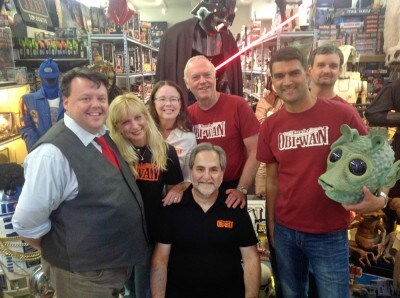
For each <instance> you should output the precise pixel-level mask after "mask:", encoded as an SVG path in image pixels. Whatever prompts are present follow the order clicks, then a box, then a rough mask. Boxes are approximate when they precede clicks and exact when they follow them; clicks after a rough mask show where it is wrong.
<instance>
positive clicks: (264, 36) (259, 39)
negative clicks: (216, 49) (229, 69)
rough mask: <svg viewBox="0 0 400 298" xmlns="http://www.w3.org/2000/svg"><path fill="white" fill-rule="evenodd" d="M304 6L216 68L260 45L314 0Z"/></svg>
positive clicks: (306, 2) (308, 1)
mask: <svg viewBox="0 0 400 298" xmlns="http://www.w3.org/2000/svg"><path fill="white" fill-rule="evenodd" d="M303 4H304V7H303V9H301V10H299V11H298V12H297V13H296V14H294V15H293V16H291V17H290V18H288V19H287V20H286V21H284V22H282V23H280V24H279V25H278V26H276V28H274V29H271V30H270V31H268V32H267V33H265V34H264V35H261V36H260V37H259V38H258V39H256V40H255V41H253V42H252V43H251V44H249V45H247V46H245V47H244V48H243V49H241V50H240V51H239V52H237V53H236V54H234V55H232V56H231V57H229V58H228V59H226V60H225V61H224V62H222V63H221V64H220V65H218V66H217V67H216V68H215V70H218V69H220V68H222V67H224V66H225V65H226V64H228V63H229V62H231V61H232V60H233V59H235V58H236V57H238V56H240V55H241V54H243V53H244V52H246V51H248V50H250V49H251V48H253V47H255V46H257V45H259V44H260V43H262V42H263V41H264V40H266V39H268V38H269V37H271V36H272V35H273V34H274V33H275V32H276V31H278V30H279V29H282V28H283V27H284V26H286V25H287V24H288V23H290V22H291V21H293V20H294V19H295V18H297V17H298V16H299V15H300V14H301V13H303V11H305V10H307V9H308V8H309V7H310V6H311V5H312V1H311V0H307V1H304V3H303Z"/></svg>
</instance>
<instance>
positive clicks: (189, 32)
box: [156, 0, 243, 104]
mask: <svg viewBox="0 0 400 298" xmlns="http://www.w3.org/2000/svg"><path fill="white" fill-rule="evenodd" d="M235 5H236V0H201V1H200V2H199V3H198V4H197V5H196V7H195V8H194V9H193V10H192V14H193V16H194V18H193V19H188V20H185V21H183V22H180V23H177V24H175V25H174V26H172V27H171V28H170V29H168V30H167V31H166V32H165V34H164V35H163V37H162V39H161V43H160V51H159V56H158V60H157V70H156V79H157V80H171V81H174V82H176V83H177V84H178V85H179V86H180V87H181V89H182V90H187V89H186V85H185V82H184V80H183V70H184V68H185V65H186V62H187V61H188V60H189V59H190V58H191V57H193V56H197V55H204V56H206V57H207V58H208V59H210V61H211V62H212V63H213V64H214V65H215V66H217V65H219V64H220V63H221V62H223V61H225V60H226V59H227V58H229V57H231V56H232V55H233V54H235V53H237V52H238V48H237V45H236V41H235V38H234V36H233V35H232V33H231V32H230V31H229V30H228V26H230V25H231V24H232V22H233V19H234V18H235ZM217 90H218V91H221V92H224V93H230V94H236V95H240V96H242V95H243V81H242V70H241V65H240V58H239V57H238V58H236V59H235V60H233V61H232V62H230V63H229V64H228V65H226V66H224V67H223V68H221V69H219V70H218V72H217ZM185 97H186V98H185V100H186V101H187V102H188V103H189V104H191V103H193V102H194V101H195V99H194V97H193V96H189V93H186V92H185Z"/></svg>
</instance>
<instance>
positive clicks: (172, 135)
mask: <svg viewBox="0 0 400 298" xmlns="http://www.w3.org/2000/svg"><path fill="white" fill-rule="evenodd" d="M149 109H150V114H151V116H152V117H153V119H154V121H155V122H156V124H157V126H158V129H159V130H160V132H161V134H162V136H163V138H164V139H165V140H166V141H167V143H168V144H170V145H171V146H174V147H175V150H176V152H177V154H178V157H179V163H180V165H181V169H182V173H183V179H184V182H183V183H181V184H180V185H177V186H175V187H174V188H173V190H174V192H176V194H177V193H180V194H181V195H182V194H183V191H184V190H185V189H186V188H187V187H188V186H189V184H190V178H189V157H190V153H191V152H192V149H193V148H194V147H195V146H196V145H197V143H196V138H195V135H194V133H193V132H192V124H191V122H190V117H189V114H188V111H187V106H186V103H185V101H184V100H183V93H182V90H181V88H179V86H178V85H177V84H176V83H174V82H172V81H159V82H157V83H156V84H155V86H154V87H153V91H152V92H151V95H150V100H149ZM181 197H182V196H181Z"/></svg>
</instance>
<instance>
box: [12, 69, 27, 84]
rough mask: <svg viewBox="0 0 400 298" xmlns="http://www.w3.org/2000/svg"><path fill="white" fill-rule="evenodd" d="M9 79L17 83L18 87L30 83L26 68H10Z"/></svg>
mask: <svg viewBox="0 0 400 298" xmlns="http://www.w3.org/2000/svg"><path fill="white" fill-rule="evenodd" d="M7 79H8V80H9V81H15V82H16V83H17V84H18V85H25V84H26V83H27V82H28V75H27V70H26V67H9V68H8V69H7Z"/></svg>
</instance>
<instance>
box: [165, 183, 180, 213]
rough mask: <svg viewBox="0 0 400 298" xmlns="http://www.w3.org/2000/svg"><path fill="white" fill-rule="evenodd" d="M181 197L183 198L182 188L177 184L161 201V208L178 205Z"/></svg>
mask: <svg viewBox="0 0 400 298" xmlns="http://www.w3.org/2000/svg"><path fill="white" fill-rule="evenodd" d="M182 196H183V190H182V187H181V186H180V185H179V184H177V185H175V186H174V187H172V188H171V189H170V191H169V192H168V193H167V195H166V196H165V198H164V199H163V200H162V202H163V206H164V207H165V206H167V205H171V204H176V203H180V201H181V200H182Z"/></svg>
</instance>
